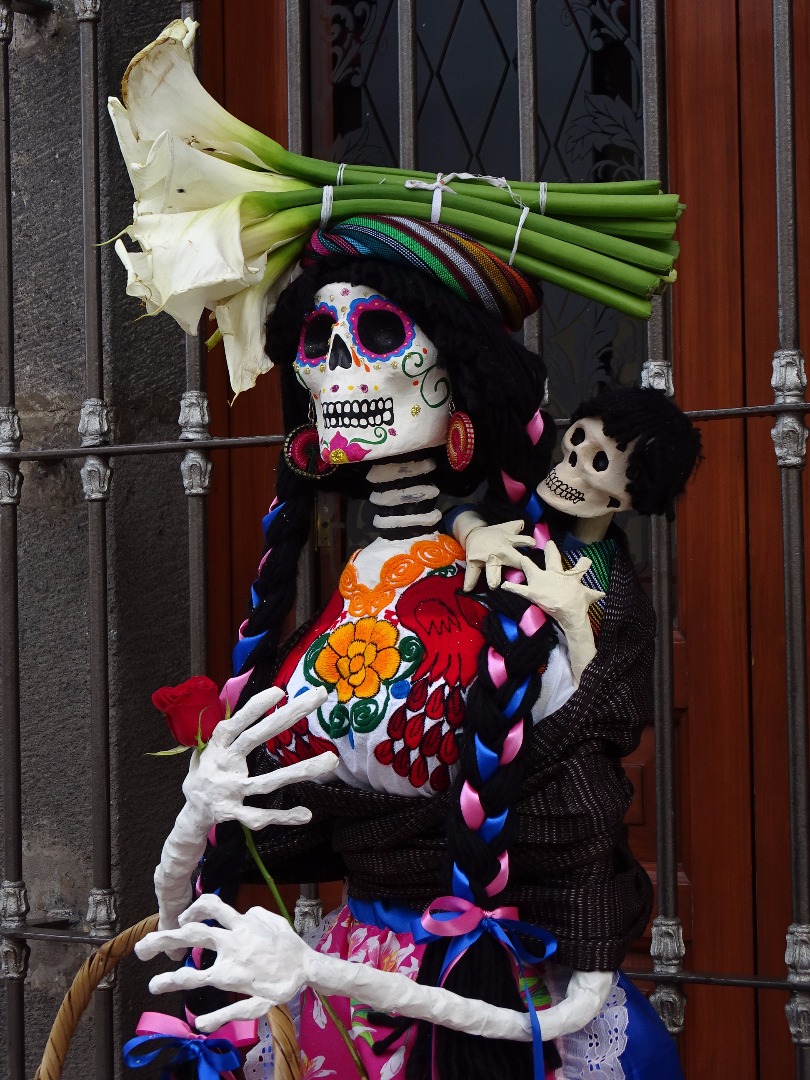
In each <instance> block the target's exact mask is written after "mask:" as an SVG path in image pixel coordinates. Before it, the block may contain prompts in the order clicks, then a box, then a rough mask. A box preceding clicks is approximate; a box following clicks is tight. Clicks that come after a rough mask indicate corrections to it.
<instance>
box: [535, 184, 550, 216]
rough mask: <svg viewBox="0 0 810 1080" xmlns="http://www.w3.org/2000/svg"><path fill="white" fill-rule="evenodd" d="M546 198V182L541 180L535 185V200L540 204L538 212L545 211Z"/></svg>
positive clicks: (542, 212) (543, 212)
mask: <svg viewBox="0 0 810 1080" xmlns="http://www.w3.org/2000/svg"><path fill="white" fill-rule="evenodd" d="M547 198H548V184H547V183H546V181H545V180H541V181H540V183H539V184H538V185H537V201H538V203H539V204H540V213H541V214H545V212H546V199H547Z"/></svg>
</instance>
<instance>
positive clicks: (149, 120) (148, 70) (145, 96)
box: [121, 19, 279, 168]
mask: <svg viewBox="0 0 810 1080" xmlns="http://www.w3.org/2000/svg"><path fill="white" fill-rule="evenodd" d="M197 25H198V24H197V23H195V22H194V21H193V20H192V19H185V20H184V21H181V20H180V19H175V21H174V22H172V23H170V24H169V25H168V26H167V27H166V29H165V30H164V31H163V33H162V34H161V35H160V36H159V37H158V38H157V39H156V40H155V41H153V42H152V43H151V44H150V45H147V46H146V48H145V49H142V50H141V52H139V53H138V54H137V56H135V57H133V59H132V60H131V61H130V64H129V67H128V68H127V70H126V72H125V73H124V78H123V80H122V82H121V93H122V96H123V99H124V106H125V107H126V115H127V118H128V120H129V123H130V126H131V129H132V133H133V135H134V137H135V139H136V140H137V141H138V142H145V143H148V144H151V143H153V142H155V141H156V140H157V138H158V136H159V135H160V134H161V133H162V132H164V131H171V132H172V133H173V134H174V135H176V136H177V137H178V138H180V139H182V140H183V142H186V143H188V144H189V145H190V146H195V147H199V148H200V149H201V150H205V151H207V152H208V153H211V154H216V155H219V156H225V157H227V158H230V159H231V160H236V161H245V162H249V163H251V164H252V165H254V166H259V167H260V168H268V167H270V168H272V167H273V160H274V158H275V157H276V155H277V153H278V150H279V147H278V144H277V143H275V142H273V140H272V139H268V138H267V136H266V135H262V134H261V132H258V131H256V130H255V128H252V127H250V126H249V125H248V124H244V123H242V121H241V120H237V119H236V117H235V116H232V115H231V114H230V113H229V112H228V111H227V109H224V108H223V107H222V106H221V105H220V104H219V102H217V101H215V100H214V98H212V97H211V95H210V94H209V93H208V91H207V90H205V88H204V87H203V86H202V84H201V83H200V81H199V80H198V78H197V76H196V74H195V73H194V67H193V64H192V54H191V50H192V46H193V44H194V37H195V33H196V29H197ZM147 152H148V151H147ZM142 160H145V159H144V158H142Z"/></svg>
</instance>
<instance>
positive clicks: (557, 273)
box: [490, 244, 652, 319]
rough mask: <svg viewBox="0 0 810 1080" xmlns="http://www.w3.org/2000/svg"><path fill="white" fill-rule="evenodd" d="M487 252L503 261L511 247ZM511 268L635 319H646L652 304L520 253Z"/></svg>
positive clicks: (613, 287) (600, 282) (610, 286)
mask: <svg viewBox="0 0 810 1080" xmlns="http://www.w3.org/2000/svg"><path fill="white" fill-rule="evenodd" d="M490 251H491V252H492V253H493V255H497V256H498V258H500V259H503V261H504V262H508V261H509V256H510V254H511V248H510V249H506V248H502V247H499V246H498V245H497V244H490ZM512 265H513V266H514V267H515V269H516V270H520V271H521V272H522V273H524V274H527V275H528V276H529V277H533V278H539V279H540V280H542V281H546V282H548V283H549V284H551V285H559V286H561V287H562V288H563V289H569V290H570V291H571V292H575V293H577V294H578V295H579V296H584V297H586V299H588V300H595V301H596V302H597V303H599V304H605V305H606V306H607V307H612V308H615V309H616V310H617V311H621V312H622V313H623V314H625V315H631V316H632V317H633V318H635V319H649V317H650V314H651V312H652V304H651V302H650V300H649V299H647V298H644V297H641V296H635V295H633V294H632V293H628V292H624V291H623V290H622V289H619V288H617V287H616V286H613V285H608V284H606V283H605V282H603V281H595V280H594V279H593V278H588V277H583V276H582V275H581V274H575V273H572V272H571V271H570V270H565V269H563V268H562V267H559V266H551V265H549V264H548V263H545V262H542V261H541V260H540V259H534V258H532V257H531V256H529V255H525V254H523V253H522V252H520V251H519V252H518V253H517V254H516V255H515V258H514V260H513V262H512Z"/></svg>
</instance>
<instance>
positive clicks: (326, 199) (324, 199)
mask: <svg viewBox="0 0 810 1080" xmlns="http://www.w3.org/2000/svg"><path fill="white" fill-rule="evenodd" d="M334 199H335V189H334V188H333V187H332V185H331V184H325V185H324V189H323V194H322V195H321V228H322V229H325V228H326V226H327V225H328V224H329V219H330V218H331V216H332V204H333V202H334Z"/></svg>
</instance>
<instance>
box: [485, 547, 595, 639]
mask: <svg viewBox="0 0 810 1080" xmlns="http://www.w3.org/2000/svg"><path fill="white" fill-rule="evenodd" d="M545 556H546V568H545V570H541V569H540V567H539V566H536V565H535V564H534V563H533V562H532V561H531V560H530V559H526V558H524V557H522V556H521V557H520V569H521V570H522V571H523V573H524V575H525V577H526V584H525V585H521V584H518V583H517V582H513V581H505V582H504V583H503V585H502V586H501V588H502V589H506V590H507V591H508V592H513V593H517V594H518V596H525V597H526V599H527V600H531V602H532V603H533V604H537V606H538V607H541V608H542V609H543V611H545V612H546V614H548V615H550V616H551V617H552V618H553V619H556V620H557V622H558V623H559V624H560V626H561V627H562V628H563V630H564V631H565V632H566V633H567V632H568V631H569V630H573V629H578V628H580V627H581V626H583V625H587V622H588V608H589V607H590V606H591V604H593V603H594V601H596V600H601V599H602V597H603V596H604V595H605V594H604V593H603V592H600V590H599V589H591V588H589V587H588V586H587V585H583V584H582V578H583V577H584V575H585V574H587V572H588V570H590V568H591V560H590V559H588V558H586V557H585V556H584V555H583V556H581V557H580V558H579V559H578V560H577V562H576V564H575V565H574V566H572V567H571V569H570V570H566V569H564V567H563V564H562V557H561V555H560V552H559V549H558V548H557V545H556V544H555V543H554V541H553V540H549V542H548V543H547V544H546V547H545Z"/></svg>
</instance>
